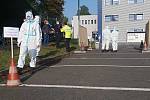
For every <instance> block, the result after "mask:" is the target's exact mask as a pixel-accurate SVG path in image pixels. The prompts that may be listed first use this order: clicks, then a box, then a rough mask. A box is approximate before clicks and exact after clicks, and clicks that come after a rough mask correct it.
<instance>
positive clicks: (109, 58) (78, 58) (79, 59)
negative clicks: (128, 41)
mask: <svg viewBox="0 0 150 100" xmlns="http://www.w3.org/2000/svg"><path fill="white" fill-rule="evenodd" d="M65 59H75V60H91V59H92V60H113V59H115V60H125V59H126V60H150V58H84V57H82V58H65Z"/></svg>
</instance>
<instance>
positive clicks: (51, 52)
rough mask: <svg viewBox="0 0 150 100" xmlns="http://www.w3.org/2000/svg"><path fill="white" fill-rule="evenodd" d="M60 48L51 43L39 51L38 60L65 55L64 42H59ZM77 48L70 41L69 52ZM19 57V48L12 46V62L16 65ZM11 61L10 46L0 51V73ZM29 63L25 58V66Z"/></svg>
mask: <svg viewBox="0 0 150 100" xmlns="http://www.w3.org/2000/svg"><path fill="white" fill-rule="evenodd" d="M60 44H61V48H59V49H57V48H56V46H55V43H54V42H51V43H50V44H49V46H48V47H45V46H42V47H41V50H40V58H47V57H54V56H59V55H63V54H65V53H66V52H65V46H64V42H61V43H60ZM77 48H78V43H77V40H71V50H75V49H77ZM18 56H19V48H18V47H17V46H16V45H15V46H14V61H15V64H17V61H18ZM10 60H11V51H10V46H7V47H5V49H4V48H2V49H0V71H1V70H5V69H6V68H9V66H10ZM28 63H29V56H27V57H26V64H28Z"/></svg>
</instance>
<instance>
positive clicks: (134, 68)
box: [0, 46, 150, 100]
mask: <svg viewBox="0 0 150 100" xmlns="http://www.w3.org/2000/svg"><path fill="white" fill-rule="evenodd" d="M20 77H21V82H22V84H21V85H20V86H18V87H6V86H4V85H5V84H1V87H0V100H34V99H35V100H150V53H141V52H139V50H138V49H135V48H134V47H133V46H127V47H120V48H119V51H118V52H107V53H102V52H101V51H100V50H92V51H87V52H86V53H70V55H69V56H64V57H63V58H58V59H53V58H51V59H49V60H45V61H41V62H40V63H38V68H37V69H36V70H35V72H34V73H32V74H31V73H25V74H23V75H20Z"/></svg>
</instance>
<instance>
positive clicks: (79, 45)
mask: <svg viewBox="0 0 150 100" xmlns="http://www.w3.org/2000/svg"><path fill="white" fill-rule="evenodd" d="M78 39H79V46H80V0H78Z"/></svg>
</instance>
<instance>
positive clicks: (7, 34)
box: [4, 27, 19, 59]
mask: <svg viewBox="0 0 150 100" xmlns="http://www.w3.org/2000/svg"><path fill="white" fill-rule="evenodd" d="M18 33H19V28H16V27H4V38H11V58H12V59H13V57H14V53H13V38H17V37H18Z"/></svg>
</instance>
